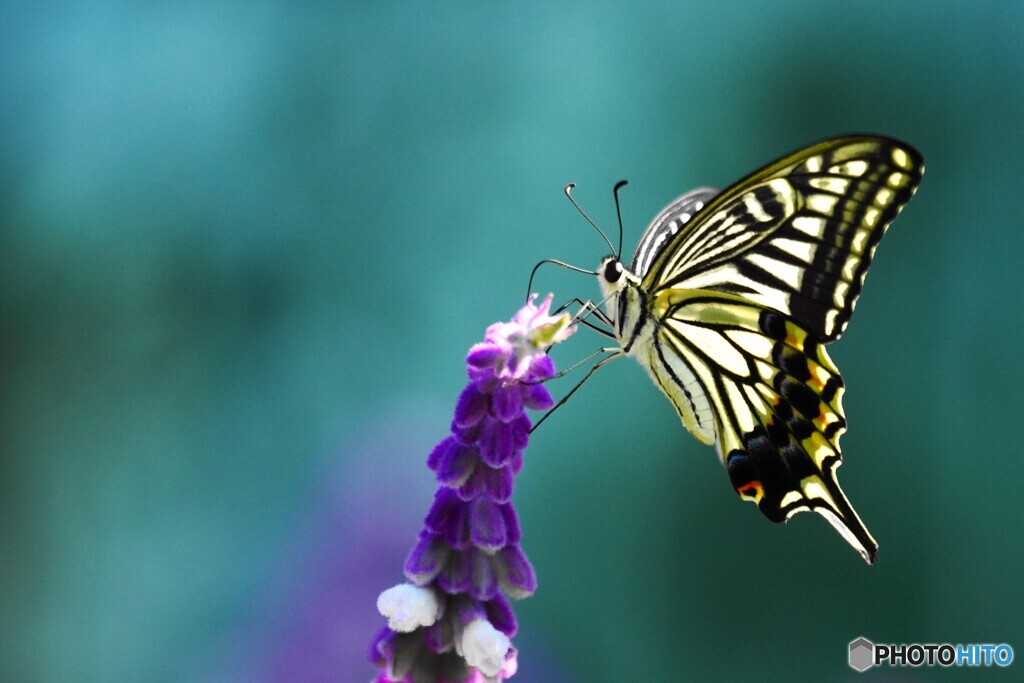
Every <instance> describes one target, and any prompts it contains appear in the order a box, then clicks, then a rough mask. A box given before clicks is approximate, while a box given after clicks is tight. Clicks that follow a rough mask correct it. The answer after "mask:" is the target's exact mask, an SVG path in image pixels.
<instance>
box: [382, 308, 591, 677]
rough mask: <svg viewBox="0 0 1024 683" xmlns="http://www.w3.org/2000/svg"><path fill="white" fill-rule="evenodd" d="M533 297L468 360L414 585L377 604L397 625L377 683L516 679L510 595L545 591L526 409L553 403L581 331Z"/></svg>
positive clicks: (440, 452)
mask: <svg viewBox="0 0 1024 683" xmlns="http://www.w3.org/2000/svg"><path fill="white" fill-rule="evenodd" d="M534 299H535V297H530V300H529V302H527V304H526V306H524V307H523V308H522V309H521V310H520V311H519V312H518V313H516V315H515V316H514V317H513V318H512V320H511V321H509V322H507V323H495V324H494V325H491V326H490V327H489V328H487V334H486V335H485V340H484V342H482V343H480V344H476V345H475V346H473V348H471V349H470V351H469V354H468V356H467V357H466V371H467V374H468V375H469V378H470V382H469V384H468V385H467V386H466V388H465V389H464V390H463V391H462V393H461V394H460V395H459V398H458V401H457V403H456V406H455V416H454V419H453V420H452V425H451V435H450V436H448V437H446V438H445V439H444V440H442V441H441V443H439V444H438V445H437V447H435V448H434V450H433V451H431V453H430V455H429V457H428V458H427V466H428V467H430V469H431V470H433V471H434V472H436V473H437V481H438V482H439V483H440V485H441V487H440V488H439V489H438V491H437V494H436V495H435V496H434V503H433V504H432V505H431V507H430V511H429V512H428V513H427V516H426V518H425V519H424V522H423V526H424V529H423V530H422V531H421V532H420V535H419V539H418V541H417V543H416V545H415V547H414V548H413V549H412V552H411V553H410V554H409V558H408V559H407V560H406V562H405V575H406V577H407V578H408V579H409V581H410V582H411V584H401V585H399V586H396V587H394V588H390V589H388V590H386V591H384V592H383V593H381V595H380V597H379V598H378V600H377V608H378V610H380V612H381V614H382V615H384V616H385V617H386V618H387V620H388V626H387V627H385V628H384V629H382V630H381V632H380V633H379V634H378V635H377V637H376V638H375V639H374V640H373V643H372V645H371V647H370V655H369V660H370V662H371V663H372V664H373V665H374V666H375V667H377V669H378V670H379V672H380V673H379V675H378V677H377V678H376V679H375V681H376V682H377V683H419V682H420V681H436V682H437V683H455V682H461V683H471V682H472V683H499V682H500V681H504V680H505V679H507V678H509V677H511V676H512V675H513V674H514V673H515V672H516V668H517V666H518V659H517V657H518V653H517V651H516V649H515V648H514V647H512V643H511V641H510V640H509V639H510V638H511V637H512V636H514V635H515V632H516V618H515V614H514V613H513V611H512V607H511V605H510V604H509V602H508V600H507V599H506V596H508V597H511V598H514V599H520V598H524V597H526V596H528V595H530V594H531V593H533V592H534V591H535V590H536V588H537V578H536V576H535V575H534V572H533V567H532V566H530V562H529V560H527V559H526V555H525V554H524V553H523V551H522V549H521V548H520V547H519V544H520V541H521V539H522V530H521V529H520V526H519V518H518V516H517V515H516V511H515V508H513V507H512V502H511V498H512V489H513V477H514V476H515V475H516V474H518V473H519V470H520V469H522V466H523V450H524V449H525V448H526V446H527V442H528V441H529V438H530V428H531V424H532V423H531V422H530V418H529V417H527V416H526V413H525V412H524V411H525V410H526V409H527V408H530V409H533V410H546V409H548V408H550V407H551V406H552V405H554V401H552V400H551V394H549V393H548V391H547V389H545V388H544V387H543V386H542V385H540V384H538V383H537V382H539V381H540V380H543V379H546V378H549V377H552V376H553V375H554V374H555V366H554V363H552V362H551V359H550V358H549V357H548V356H547V355H546V352H547V349H548V347H550V346H551V345H552V344H555V343H557V342H560V341H562V340H563V339H565V338H567V337H568V336H569V335H570V334H572V333H573V332H574V331H575V328H574V327H572V326H571V325H570V324H569V322H570V321H569V317H568V316H567V315H565V314H562V315H555V316H553V315H551V314H550V311H551V297H550V296H548V297H547V298H546V299H544V301H543V302H541V304H540V305H539V306H537V305H535V304H534ZM503 593H504V594H503Z"/></svg>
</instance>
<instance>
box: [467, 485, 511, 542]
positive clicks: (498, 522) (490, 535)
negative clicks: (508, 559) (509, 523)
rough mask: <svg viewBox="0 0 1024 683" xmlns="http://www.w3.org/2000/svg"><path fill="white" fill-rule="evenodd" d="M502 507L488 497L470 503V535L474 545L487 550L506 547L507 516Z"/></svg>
mask: <svg viewBox="0 0 1024 683" xmlns="http://www.w3.org/2000/svg"><path fill="white" fill-rule="evenodd" d="M501 507H502V506H500V505H498V504H497V503H495V502H494V501H492V500H491V499H489V498H487V497H481V498H477V499H476V500H474V501H473V502H472V503H470V518H469V519H470V522H469V526H470V535H471V538H472V539H473V545H475V546H477V547H479V548H484V549H486V550H497V549H498V548H502V547H504V546H505V542H506V541H505V539H506V536H507V534H506V530H505V516H504V515H503V514H502V510H501Z"/></svg>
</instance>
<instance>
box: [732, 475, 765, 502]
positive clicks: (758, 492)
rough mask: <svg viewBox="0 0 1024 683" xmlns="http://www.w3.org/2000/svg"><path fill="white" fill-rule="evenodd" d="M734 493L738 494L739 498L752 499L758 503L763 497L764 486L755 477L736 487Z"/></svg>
mask: <svg viewBox="0 0 1024 683" xmlns="http://www.w3.org/2000/svg"><path fill="white" fill-rule="evenodd" d="M736 493H738V494H740V498H742V499H743V500H752V501H754V502H755V503H760V502H761V499H762V498H763V497H764V487H763V486H761V482H759V481H757V480H756V479H755V480H753V481H750V482H747V483H746V484H744V485H743V486H740V487H739V488H737V489H736Z"/></svg>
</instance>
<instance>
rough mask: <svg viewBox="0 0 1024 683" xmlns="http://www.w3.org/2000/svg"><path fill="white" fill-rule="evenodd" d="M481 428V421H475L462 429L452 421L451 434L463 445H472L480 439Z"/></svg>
mask: <svg viewBox="0 0 1024 683" xmlns="http://www.w3.org/2000/svg"><path fill="white" fill-rule="evenodd" d="M482 428H483V422H477V423H476V424H475V425H473V426H472V427H467V428H466V429H463V428H462V427H460V426H458V425H457V424H455V423H454V422H452V436H454V437H455V440H456V441H458V442H459V443H461V444H462V445H463V446H472V445H473V444H475V443H476V442H477V441H479V440H480V431H481V429H482Z"/></svg>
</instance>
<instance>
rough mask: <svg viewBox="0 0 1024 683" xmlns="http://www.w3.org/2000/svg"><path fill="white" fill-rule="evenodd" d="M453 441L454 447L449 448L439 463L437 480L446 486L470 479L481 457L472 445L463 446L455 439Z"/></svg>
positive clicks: (458, 484)
mask: <svg viewBox="0 0 1024 683" xmlns="http://www.w3.org/2000/svg"><path fill="white" fill-rule="evenodd" d="M452 442H453V443H454V447H453V448H449V449H448V450H447V452H446V453H445V454H444V456H443V457H442V458H441V461H440V462H439V463H438V467H437V480H438V481H439V482H441V483H442V484H444V485H445V486H451V487H456V486H462V484H463V483H465V481H466V480H467V479H469V477H470V476H471V475H472V474H473V470H474V469H475V468H476V466H477V463H479V462H480V458H479V456H477V453H476V449H475V448H473V447H472V446H462V445H460V444H458V443H457V442H456V441H455V439H452Z"/></svg>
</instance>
